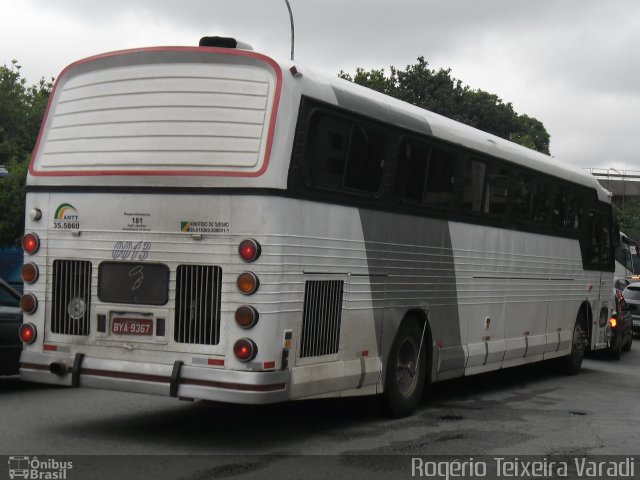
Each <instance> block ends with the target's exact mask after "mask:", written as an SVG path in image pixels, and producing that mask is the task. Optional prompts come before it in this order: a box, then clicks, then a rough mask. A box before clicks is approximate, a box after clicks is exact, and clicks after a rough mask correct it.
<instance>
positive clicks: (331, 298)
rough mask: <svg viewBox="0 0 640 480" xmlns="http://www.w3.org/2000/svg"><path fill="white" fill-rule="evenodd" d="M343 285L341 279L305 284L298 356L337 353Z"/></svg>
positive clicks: (314, 281) (310, 281)
mask: <svg viewBox="0 0 640 480" xmlns="http://www.w3.org/2000/svg"><path fill="white" fill-rule="evenodd" d="M343 286H344V281H342V280H309V281H307V283H306V284H305V289H304V309H303V313H302V315H303V319H302V340H301V343H302V345H301V349H300V356H301V357H318V356H321V355H330V354H333V353H337V352H338V349H339V348H340V320H341V318H342V290H343Z"/></svg>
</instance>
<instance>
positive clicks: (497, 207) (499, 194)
mask: <svg viewBox="0 0 640 480" xmlns="http://www.w3.org/2000/svg"><path fill="white" fill-rule="evenodd" d="M485 191H486V196H485V204H484V213H489V214H491V215H504V212H505V211H506V207H507V195H508V193H509V171H508V170H507V169H506V168H505V167H500V166H497V165H492V166H491V168H490V169H489V175H487V186H486V189H485Z"/></svg>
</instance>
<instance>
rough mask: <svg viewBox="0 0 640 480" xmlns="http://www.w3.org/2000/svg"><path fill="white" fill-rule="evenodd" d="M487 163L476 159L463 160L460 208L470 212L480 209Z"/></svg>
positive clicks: (479, 210)
mask: <svg viewBox="0 0 640 480" xmlns="http://www.w3.org/2000/svg"><path fill="white" fill-rule="evenodd" d="M486 173H487V164H486V163H484V162H483V161H480V160H476V159H467V160H466V161H465V162H464V186H463V192H462V208H463V209H465V210H467V211H470V212H481V211H482V199H483V197H484V179H485V175H486Z"/></svg>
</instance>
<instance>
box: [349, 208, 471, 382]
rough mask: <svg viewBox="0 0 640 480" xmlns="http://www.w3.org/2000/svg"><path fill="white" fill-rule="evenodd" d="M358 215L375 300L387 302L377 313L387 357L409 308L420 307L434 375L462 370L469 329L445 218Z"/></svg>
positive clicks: (368, 212)
mask: <svg viewBox="0 0 640 480" xmlns="http://www.w3.org/2000/svg"><path fill="white" fill-rule="evenodd" d="M360 220H361V222H362V230H363V234H364V238H365V244H366V248H367V261H368V264H369V270H370V272H371V275H372V278H373V279H376V281H377V282H378V284H377V287H376V288H373V289H372V295H373V298H374V303H376V301H378V302H382V301H384V305H385V309H384V314H383V312H382V311H380V310H376V313H375V315H376V323H380V322H382V331H383V336H382V344H381V347H380V351H381V353H382V355H383V358H386V357H387V356H388V352H389V350H390V349H391V345H392V343H393V340H394V337H395V332H396V331H397V330H398V328H399V326H400V323H401V322H402V320H403V319H404V318H405V317H406V316H407V312H409V311H411V310H415V309H420V310H423V311H424V312H425V313H426V315H427V318H428V322H429V327H430V329H431V335H432V340H433V345H432V347H433V348H432V364H431V365H432V371H431V373H432V375H431V378H432V379H434V380H435V379H443V378H449V377H456V376H460V375H462V374H463V372H464V365H465V352H464V349H463V347H462V345H463V343H465V342H466V330H461V328H460V322H459V320H458V306H457V293H456V281H455V269H454V262H453V255H452V250H451V238H450V235H449V228H448V225H447V222H445V221H442V220H432V219H425V218H419V217H414V216H408V215H398V214H391V213H383V212H374V211H371V210H364V209H362V210H360ZM383 281H384V282H385V284H384V288H382V287H383V285H382V282H383Z"/></svg>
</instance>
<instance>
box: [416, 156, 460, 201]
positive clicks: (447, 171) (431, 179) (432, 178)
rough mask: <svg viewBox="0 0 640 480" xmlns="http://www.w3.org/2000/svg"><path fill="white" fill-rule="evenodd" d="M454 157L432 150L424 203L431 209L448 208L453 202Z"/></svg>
mask: <svg viewBox="0 0 640 480" xmlns="http://www.w3.org/2000/svg"><path fill="white" fill-rule="evenodd" d="M455 168H456V156H455V155H453V154H451V153H448V152H445V151H443V150H440V149H438V148H433V149H432V151H431V158H430V159H429V166H428V171H427V185H426V189H425V193H424V203H426V204H427V205H430V206H432V207H440V208H448V207H449V206H450V205H451V202H452V200H453V182H454V172H455Z"/></svg>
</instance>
